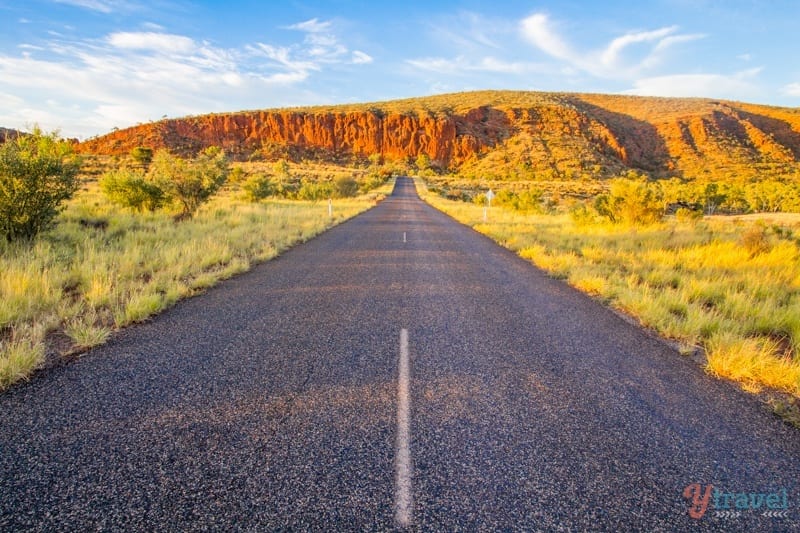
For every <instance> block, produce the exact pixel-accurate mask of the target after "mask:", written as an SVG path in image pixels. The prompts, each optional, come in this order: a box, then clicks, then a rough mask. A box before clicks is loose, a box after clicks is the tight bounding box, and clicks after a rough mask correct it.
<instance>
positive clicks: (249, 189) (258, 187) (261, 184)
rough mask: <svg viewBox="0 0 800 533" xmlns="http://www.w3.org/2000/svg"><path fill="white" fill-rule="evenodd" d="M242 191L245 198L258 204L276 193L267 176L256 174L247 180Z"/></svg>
mask: <svg viewBox="0 0 800 533" xmlns="http://www.w3.org/2000/svg"><path fill="white" fill-rule="evenodd" d="M242 190H243V191H244V195H245V198H247V199H248V200H249V201H251V202H258V201H259V200H263V199H264V198H266V197H268V196H270V195H271V194H272V193H273V191H274V187H273V186H272V182H271V181H270V179H269V178H268V177H267V176H264V175H263V174H255V175H253V176H250V177H249V178H247V180H246V181H245V182H244V183H243V184H242Z"/></svg>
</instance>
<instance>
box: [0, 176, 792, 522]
mask: <svg viewBox="0 0 800 533" xmlns="http://www.w3.org/2000/svg"><path fill="white" fill-rule="evenodd" d="M799 460H800V433H798V431H797V430H795V429H792V428H790V427H788V426H786V425H785V424H783V423H782V422H781V421H780V420H778V419H777V418H775V417H774V416H773V415H772V414H770V413H769V412H768V411H767V410H766V409H764V407H763V406H762V405H761V404H760V403H759V402H758V401H757V400H756V399H755V398H753V397H751V396H748V395H747V394H744V393H742V392H740V391H738V390H737V389H736V387H734V386H732V385H730V384H728V383H725V382H721V381H717V380H714V379H712V378H710V377H708V376H706V375H705V374H704V373H703V371H702V369H701V368H699V367H698V366H697V365H696V364H694V363H693V362H691V361H689V360H687V359H685V358H682V357H681V356H680V355H678V354H677V353H675V352H674V351H673V350H671V349H670V348H669V347H667V346H666V345H665V344H664V343H662V342H661V341H659V340H657V339H654V338H653V337H652V336H650V335H648V334H646V333H644V332H642V331H641V330H640V329H638V328H637V327H635V326H633V325H631V324H629V323H627V322H625V321H624V320H622V319H621V318H619V317H618V316H617V315H615V314H614V313H612V312H610V311H608V310H607V309H604V308H603V307H602V306H601V305H600V304H598V303H595V302H593V301H592V300H590V299H589V298H587V297H586V296H584V295H582V294H580V293H578V292H577V291H575V290H573V289H571V288H570V287H568V286H567V285H566V284H564V283H562V282H559V281H555V280H552V279H550V278H548V277H547V276H545V275H544V274H543V273H541V272H540V271H538V270H537V269H536V268H534V267H533V266H531V265H530V264H529V263H527V262H525V261H523V260H522V259H519V258H518V257H516V256H515V255H514V254H512V253H510V252H508V251H506V250H503V249H501V248H500V247H498V246H497V245H495V244H494V243H492V242H491V241H489V240H488V239H486V238H484V237H483V236H480V235H478V234H477V233H475V232H474V231H472V230H471V229H469V228H467V227H464V226H462V225H459V224H458V223H456V222H454V221H453V220H452V219H450V218H448V217H447V216H445V215H443V214H441V213H439V212H438V211H436V210H434V209H433V208H431V207H429V206H427V205H425V204H424V203H423V202H421V201H420V200H419V199H418V197H417V195H416V192H415V190H414V187H413V183H412V182H411V181H410V180H406V179H400V180H398V182H397V186H396V188H395V191H394V193H393V194H392V196H391V197H390V198H388V199H387V200H386V201H384V202H383V203H381V204H380V205H379V206H377V207H375V208H374V209H372V210H370V211H368V212H366V213H364V214H362V215H361V216H359V217H356V218H355V219H353V220H351V221H349V222H347V223H345V224H342V225H340V226H338V227H336V228H334V229H332V230H330V231H328V232H326V233H325V234H323V235H321V236H320V237H318V238H316V239H314V240H312V241H309V242H308V243H306V244H303V245H301V246H297V247H296V248H294V249H292V250H291V251H289V252H287V253H285V254H284V255H283V256H281V257H279V258H277V259H275V260H273V261H270V262H268V263H265V264H262V265H260V266H258V267H257V268H255V269H254V270H252V271H251V272H249V273H246V274H244V275H241V276H239V277H237V278H235V279H232V280H229V281H227V282H224V283H222V284H221V285H219V286H218V287H216V288H214V289H212V290H210V291H208V292H207V293H206V294H204V295H202V296H199V297H196V298H193V299H190V300H186V301H184V302H181V303H179V304H178V305H177V306H175V307H174V308H172V309H170V310H169V311H167V312H165V313H163V314H162V315H160V316H158V317H157V318H155V319H153V320H152V321H150V322H148V323H146V324H142V325H139V326H135V327H131V328H129V329H126V330H125V331H123V332H121V333H119V334H118V335H116V336H115V337H114V338H113V340H111V341H110V342H109V343H108V344H107V345H105V346H103V347H101V348H99V349H97V350H94V351H92V352H90V353H89V354H87V355H85V356H84V357H83V358H81V359H80V360H78V361H77V362H75V363H73V364H70V365H66V366H63V367H60V368H54V369H51V370H48V371H45V372H43V373H41V374H39V375H37V376H36V377H35V378H34V379H33V380H32V381H31V382H30V383H27V384H23V385H21V386H18V387H15V388H14V389H13V390H11V391H10V392H8V393H6V394H3V395H0V529H2V530H4V531H5V530H8V531H18V530H48V531H50V530H62V531H85V530H135V531H142V530H152V531H185V530H226V531H228V530H245V531H270V530H319V531H332V530H387V529H393V528H398V529H403V528H408V529H411V530H425V531H456V530H466V531H471V530H483V531H493V530H505V531H551V530H574V531H583V530H604V531H634V530H635V531H682V530H691V531H695V530H701V531H702V530H726V531H790V530H795V531H796V530H798V528H800V491H799V490H798V488H800V485H799V483H798V472H800V466H798V464H799V463H798V461H799ZM693 483H697V484H699V485H698V486H696V487H695V488H694V489H692V488H691V485H692V484H693ZM708 485H713V487H714V489H708ZM687 486H688V487H690V488H689V489H688V492H687V489H686V487H687ZM692 490H695V492H696V493H697V495H698V502H697V504H698V505H697V508H698V510H702V508H703V505H702V499H701V498H699V497H700V496H704V495H706V494H707V495H708V496H709V499H708V500H707V505H706V506H705V511H706V512H705V514H703V516H702V517H700V518H692V517H690V516H689V504H690V503H691V501H690V500H691V498H690V499H687V498H685V497H684V493H685V492H686V494H688V495H689V496H691V495H692V494H693V493H692V492H691V491H692ZM707 490H711V491H712V492H706V491H707ZM713 490H716V491H718V492H717V494H716V496H715V494H714V493H713ZM751 493H752V496H751V495H750V494H751ZM741 494H747V495H745V496H743V497H742V496H741ZM770 495H773V496H770ZM715 500H716V501H715ZM767 502H769V503H770V504H771V505H772V507H773V508H772V509H770V508H767ZM726 504H727V506H728V507H729V509H727V508H725V505H726ZM736 505H739V508H738V509H737V508H736ZM765 512H766V513H767V515H766V516H765ZM737 513H738V514H737Z"/></svg>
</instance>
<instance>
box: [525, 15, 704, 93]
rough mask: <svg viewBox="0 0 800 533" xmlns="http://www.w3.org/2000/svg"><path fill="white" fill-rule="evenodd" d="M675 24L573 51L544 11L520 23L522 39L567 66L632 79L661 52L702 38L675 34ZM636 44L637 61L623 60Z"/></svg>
mask: <svg viewBox="0 0 800 533" xmlns="http://www.w3.org/2000/svg"><path fill="white" fill-rule="evenodd" d="M677 31H678V27H677V26H665V27H663V28H658V29H655V30H650V31H635V32H628V33H626V34H624V35H621V36H619V37H615V38H614V39H612V40H611V41H610V42H609V43H608V44H606V45H605V46H604V47H602V48H600V49H596V50H588V51H578V50H575V49H574V48H573V47H572V46H571V45H570V44H569V43H568V42H567V41H566V40H565V39H564V38H563V37H562V36H561V35H560V34H559V32H558V31H557V29H556V27H555V26H554V25H553V23H552V22H551V21H550V18H549V17H548V16H547V15H545V14H543V13H536V14H533V15H531V16H529V17H527V18H525V19H523V20H522V21H521V22H520V32H521V34H522V37H523V39H525V40H526V41H528V42H529V43H531V44H533V45H534V46H536V47H537V48H539V49H540V50H541V51H543V52H545V53H546V54H548V55H550V56H551V57H554V58H556V59H560V60H562V61H564V62H566V63H567V64H568V65H569V66H571V67H573V68H575V69H578V70H581V71H583V72H587V73H589V74H592V75H593V76H597V77H602V78H609V79H635V78H637V77H639V76H640V75H641V73H642V72H643V71H646V70H648V69H652V68H653V67H655V66H656V65H658V64H659V63H660V62H661V59H662V57H663V54H664V53H665V52H666V51H667V50H668V49H669V48H671V47H672V46H675V45H676V44H680V43H686V42H690V41H695V40H697V39H702V38H704V37H705V36H704V35H702V34H676V32H677ZM636 45H645V46H644V48H645V49H644V52H643V51H642V47H641V46H639V47H637V50H636V51H637V52H638V57H639V59H638V60H630V59H629V60H627V61H626V60H625V58H624V57H623V56H624V55H625V53H626V52H627V51H628V50H630V49H631V48H634V47H636Z"/></svg>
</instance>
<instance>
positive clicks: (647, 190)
mask: <svg viewBox="0 0 800 533" xmlns="http://www.w3.org/2000/svg"><path fill="white" fill-rule="evenodd" d="M662 199H663V198H662V193H661V190H660V189H659V188H658V187H657V186H656V185H654V184H651V183H649V182H648V181H647V180H645V179H626V178H618V179H615V180H613V181H612V182H611V188H610V191H609V192H608V194H601V195H599V196H597V198H595V202H594V207H595V209H596V210H597V212H598V214H599V215H600V216H602V217H605V218H607V219H608V220H610V221H611V222H614V223H618V224H628V225H630V226H637V225H645V224H653V223H655V222H658V221H659V220H660V219H661V217H662V216H663V215H664V203H663V201H662Z"/></svg>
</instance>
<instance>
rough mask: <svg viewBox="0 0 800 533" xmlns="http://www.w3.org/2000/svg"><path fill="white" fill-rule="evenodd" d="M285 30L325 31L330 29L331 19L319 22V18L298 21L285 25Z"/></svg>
mask: <svg viewBox="0 0 800 533" xmlns="http://www.w3.org/2000/svg"><path fill="white" fill-rule="evenodd" d="M286 29H287V30H299V31H305V32H308V33H327V32H329V31H330V30H331V21H329V20H327V21H323V22H320V21H319V19H316V18H313V19H311V20H307V21H305V22H298V23H297V24H292V25H291V26H286Z"/></svg>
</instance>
